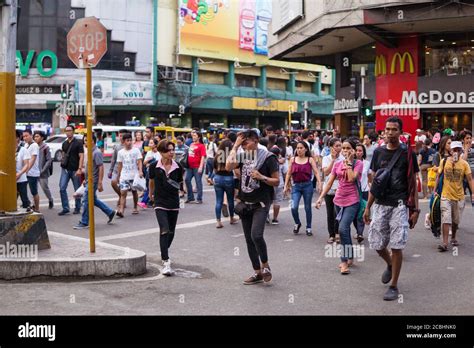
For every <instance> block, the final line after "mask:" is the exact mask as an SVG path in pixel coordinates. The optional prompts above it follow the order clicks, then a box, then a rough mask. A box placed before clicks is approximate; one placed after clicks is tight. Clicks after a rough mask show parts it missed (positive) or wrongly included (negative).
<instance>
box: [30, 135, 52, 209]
mask: <svg viewBox="0 0 474 348" xmlns="http://www.w3.org/2000/svg"><path fill="white" fill-rule="evenodd" d="M34 139H35V142H36V143H37V144H38V146H39V168H40V179H39V183H40V186H41V189H42V190H43V192H44V194H45V195H46V197H47V198H48V202H49V209H53V207H54V201H53V196H52V195H51V190H50V189H49V185H48V178H49V177H50V176H51V175H53V158H52V157H51V151H50V149H49V146H48V145H47V144H46V143H45V142H44V140H45V139H46V134H45V133H44V132H42V131H37V132H35V136H34Z"/></svg>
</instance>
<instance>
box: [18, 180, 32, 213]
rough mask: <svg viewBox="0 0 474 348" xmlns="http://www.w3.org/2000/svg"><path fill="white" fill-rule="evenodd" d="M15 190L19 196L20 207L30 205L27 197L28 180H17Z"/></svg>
mask: <svg viewBox="0 0 474 348" xmlns="http://www.w3.org/2000/svg"><path fill="white" fill-rule="evenodd" d="M16 190H17V191H18V194H19V195H20V198H21V207H22V208H28V207H29V206H30V203H31V202H30V200H29V199H28V181H25V182H17V183H16Z"/></svg>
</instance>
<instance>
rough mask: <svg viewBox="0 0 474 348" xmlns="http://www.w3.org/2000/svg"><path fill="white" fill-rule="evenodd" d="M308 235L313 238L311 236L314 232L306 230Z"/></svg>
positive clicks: (309, 229)
mask: <svg viewBox="0 0 474 348" xmlns="http://www.w3.org/2000/svg"><path fill="white" fill-rule="evenodd" d="M306 235H307V236H308V237H311V236H312V235H313V232H312V231H311V228H307V229H306Z"/></svg>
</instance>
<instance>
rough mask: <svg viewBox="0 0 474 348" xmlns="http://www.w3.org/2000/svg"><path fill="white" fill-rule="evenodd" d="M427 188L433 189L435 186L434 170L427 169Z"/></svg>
mask: <svg viewBox="0 0 474 348" xmlns="http://www.w3.org/2000/svg"><path fill="white" fill-rule="evenodd" d="M427 185H428V187H429V188H434V187H435V185H436V169H434V168H429V169H428V183H427Z"/></svg>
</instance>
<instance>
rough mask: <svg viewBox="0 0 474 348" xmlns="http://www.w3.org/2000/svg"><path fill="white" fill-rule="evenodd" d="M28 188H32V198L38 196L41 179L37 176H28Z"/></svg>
mask: <svg viewBox="0 0 474 348" xmlns="http://www.w3.org/2000/svg"><path fill="white" fill-rule="evenodd" d="M27 178H28V186H30V191H31V195H32V196H36V195H37V194H38V180H39V177H36V176H28V177H27Z"/></svg>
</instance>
